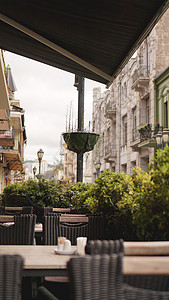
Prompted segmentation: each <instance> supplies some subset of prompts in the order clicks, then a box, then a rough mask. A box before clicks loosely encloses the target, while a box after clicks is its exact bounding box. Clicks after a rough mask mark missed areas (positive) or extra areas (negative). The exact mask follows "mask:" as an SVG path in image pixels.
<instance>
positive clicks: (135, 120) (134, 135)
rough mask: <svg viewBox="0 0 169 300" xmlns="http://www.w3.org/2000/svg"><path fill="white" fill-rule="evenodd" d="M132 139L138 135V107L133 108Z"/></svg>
mask: <svg viewBox="0 0 169 300" xmlns="http://www.w3.org/2000/svg"><path fill="white" fill-rule="evenodd" d="M132 122H133V126H132V127H133V128H132V140H133V141H134V140H135V139H136V137H137V117H136V107H134V108H133V109H132Z"/></svg>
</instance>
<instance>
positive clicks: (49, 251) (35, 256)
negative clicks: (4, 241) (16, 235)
mask: <svg viewBox="0 0 169 300" xmlns="http://www.w3.org/2000/svg"><path fill="white" fill-rule="evenodd" d="M73 247H75V246H73ZM55 248H57V246H44V245H43V246H13V245H8V246H6V245H0V255H1V254H20V255H21V256H23V257H24V276H65V275H67V262H68V261H69V259H70V258H71V257H74V256H75V255H73V256H72V255H58V254H55V252H54V249H55ZM123 273H124V275H155V274H156V275H162V274H163V275H169V256H153V257H152V256H124V258H123Z"/></svg>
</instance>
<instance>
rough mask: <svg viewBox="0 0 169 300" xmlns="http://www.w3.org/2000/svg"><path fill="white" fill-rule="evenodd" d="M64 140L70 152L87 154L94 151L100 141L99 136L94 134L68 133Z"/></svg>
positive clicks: (64, 135) (65, 134) (64, 134)
mask: <svg viewBox="0 0 169 300" xmlns="http://www.w3.org/2000/svg"><path fill="white" fill-rule="evenodd" d="M62 135H63V138H64V141H65V143H66V144H67V148H68V149H69V150H70V151H73V152H76V153H85V152H88V151H91V150H93V149H94V146H95V144H96V143H97V141H98V138H99V134H98V133H94V132H82V131H79V132H66V133H63V134H62Z"/></svg>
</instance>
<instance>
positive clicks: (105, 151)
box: [92, 10, 169, 182]
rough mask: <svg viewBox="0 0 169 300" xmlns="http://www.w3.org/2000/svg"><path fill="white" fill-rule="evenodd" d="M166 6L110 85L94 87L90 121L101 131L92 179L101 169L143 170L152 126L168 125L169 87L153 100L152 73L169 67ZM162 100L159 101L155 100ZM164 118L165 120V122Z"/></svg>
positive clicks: (152, 143)
mask: <svg viewBox="0 0 169 300" xmlns="http://www.w3.org/2000/svg"><path fill="white" fill-rule="evenodd" d="M168 28H169V10H168V11H167V12H166V13H165V14H164V15H163V17H162V18H161V20H160V21H159V22H158V24H157V25H156V26H155V27H154V29H153V30H152V32H151V33H150V35H149V36H148V37H147V38H146V39H145V40H144V42H143V43H142V44H141V46H140V47H139V49H138V50H137V52H136V54H135V56H134V57H132V58H131V59H130V60H129V62H128V63H127V65H126V66H125V67H124V68H123V69H122V70H121V72H120V74H119V75H118V77H117V78H115V80H114V82H113V84H112V85H111V87H110V89H109V90H108V91H106V92H104V93H101V89H100V88H95V89H93V122H94V126H95V131H96V132H97V133H100V140H99V142H98V143H97V144H96V146H95V149H94V151H93V156H92V181H93V182H94V180H95V179H96V178H97V176H98V175H99V174H100V172H102V171H103V170H104V169H107V168H109V169H111V170H112V171H118V172H125V173H127V174H132V172H133V167H134V166H137V167H140V168H141V169H142V170H143V171H148V163H149V162H150V161H151V159H152V157H153V156H154V154H155V149H156V143H155V139H154V138H153V136H154V135H155V133H156V132H157V129H158V128H157V126H158V127H162V126H164V125H165V126H166V125H167V126H168V120H167V116H168V115H167V114H166V112H168V102H167V101H168V100H167V99H168V98H167V97H168V94H166V93H168V88H165V89H164V90H163V92H161V93H164V95H163V100H158V103H157V101H156V98H157V96H156V89H155V83H158V81H157V80H155V79H156V78H158V76H159V75H160V74H161V73H162V72H163V71H164V70H165V69H167V68H168V66H169V51H168V49H169V30H168ZM165 95H167V96H165ZM160 101H163V102H160ZM164 120H165V121H164Z"/></svg>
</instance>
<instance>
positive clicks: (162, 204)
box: [1, 147, 169, 240]
mask: <svg viewBox="0 0 169 300" xmlns="http://www.w3.org/2000/svg"><path fill="white" fill-rule="evenodd" d="M1 201H2V205H6V206H21V205H33V206H34V207H36V208H37V207H38V208H39V207H42V206H52V207H72V208H74V211H75V212H77V213H89V214H102V215H103V216H104V218H105V227H106V235H105V238H107V239H115V238H123V239H124V240H169V147H166V148H165V149H164V150H158V151H157V155H156V157H155V158H154V160H153V161H152V163H151V165H150V168H149V173H146V172H143V171H142V170H141V169H139V168H134V169H133V174H132V175H130V176H128V175H126V174H125V173H114V172H111V171H110V170H104V172H103V173H102V174H101V175H100V176H99V177H98V178H97V180H96V182H95V184H91V183H81V182H78V183H76V184H74V185H71V184H66V185H63V184H55V183H53V182H48V181H45V180H40V181H39V182H35V181H33V180H28V181H27V182H24V183H15V184H11V185H10V186H8V187H6V188H5V189H4V191H3V193H2V195H1Z"/></svg>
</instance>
